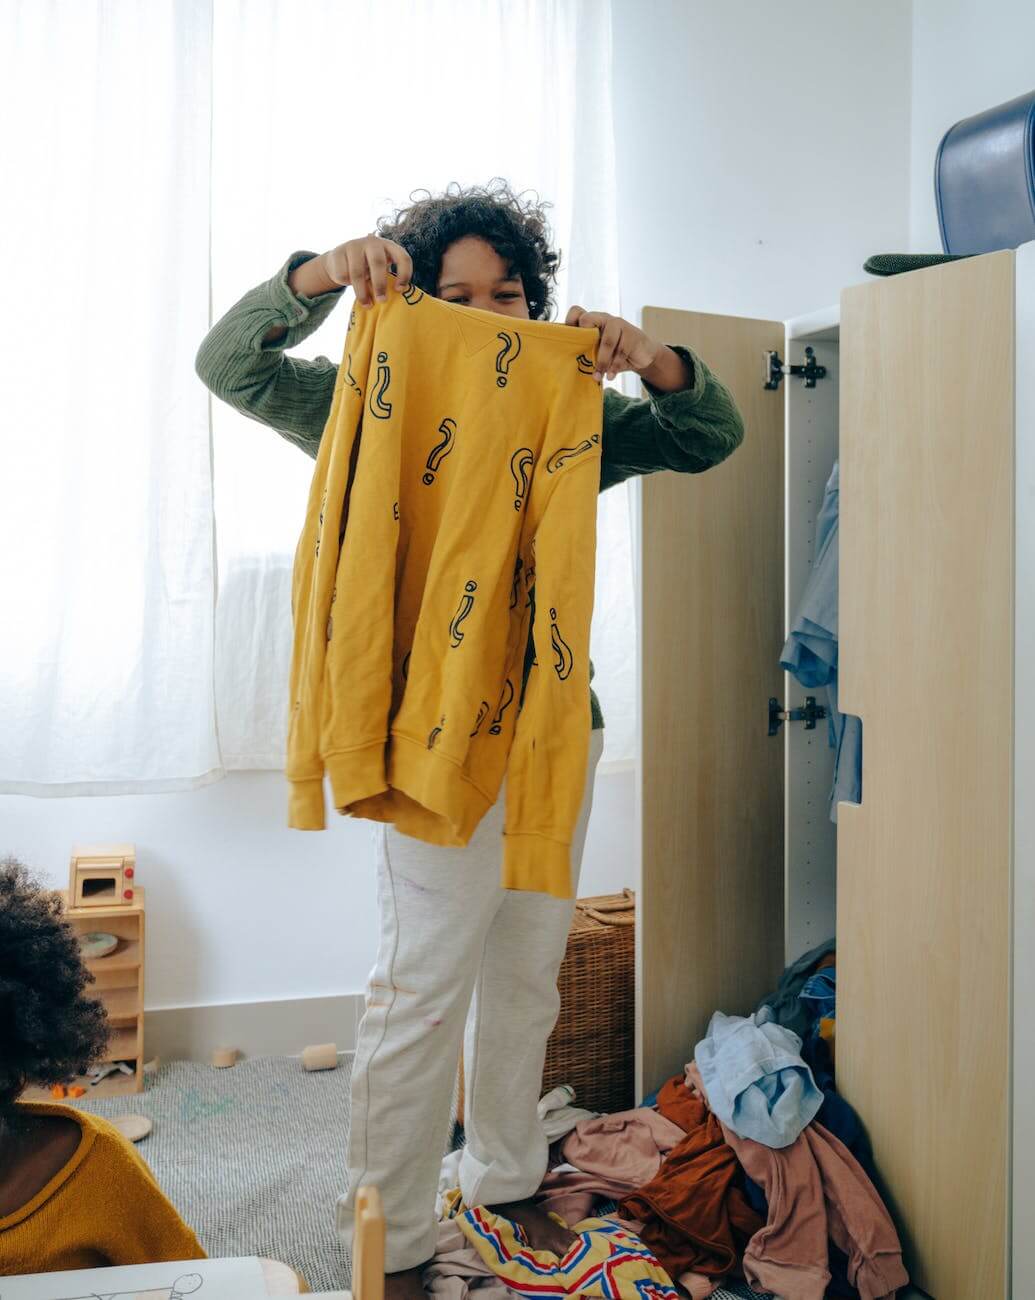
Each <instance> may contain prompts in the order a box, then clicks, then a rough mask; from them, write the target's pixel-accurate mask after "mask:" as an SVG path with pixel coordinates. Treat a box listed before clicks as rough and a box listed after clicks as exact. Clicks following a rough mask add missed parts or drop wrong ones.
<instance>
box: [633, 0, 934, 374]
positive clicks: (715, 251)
mask: <svg viewBox="0 0 1035 1300" xmlns="http://www.w3.org/2000/svg"><path fill="white" fill-rule="evenodd" d="M613 6H614V13H615V25H614V62H615V79H616V87H615V114H616V118H617V135H618V138H617V152H618V173H617V181H618V194H619V203H620V205H621V206H620V209H619V230H618V233H619V240H620V255H621V283H622V300H623V304H624V310H625V314H626V315H627V316H628V315H634V314H635V313H637V312H638V311H639V309H640V308H641V307H642V306H644V305H645V304H650V305H652V306H661V307H690V308H695V309H697V310H699V311H708V312H723V313H731V314H734V315H740V316H759V317H763V318H768V319H775V320H784V319H787V318H788V317H790V316H796V315H800V314H802V313H804V312H809V311H813V310H816V309H818V308H821V307H826V306H827V305H828V304H830V303H832V302H836V301H837V298H838V295H839V293H840V290H841V288H842V287H843V286H844V285H846V284H852V283H855V282H858V281H860V280H865V279H866V278H867V277H866V275H865V273H864V272H863V269H862V264H863V262H864V261H865V260H866V258H867V257H868V256H869V255H870V254H871V253H876V252H887V251H903V250H904V249H906V248H907V247H908V244H907V243H906V242H905V241H906V240H907V237H908V190H909V79H910V36H911V21H910V5H909V3H908V0H870V2H869V3H866V4H863V3H860V2H858V0H855V2H853V3H844V4H837V5H824V6H822V7H815V6H808V5H790V6H788V5H782V6H775V7H774V6H772V5H767V4H762V3H759V2H758V0H723V3H721V4H715V3H711V2H710V0H689V2H688V0H613ZM759 364H761V362H760V363H759Z"/></svg>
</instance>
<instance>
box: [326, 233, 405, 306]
mask: <svg viewBox="0 0 1035 1300" xmlns="http://www.w3.org/2000/svg"><path fill="white" fill-rule="evenodd" d="M319 260H320V262H321V264H322V268H323V270H324V271H325V273H326V274H327V277H328V279H330V280H331V281H333V283H334V284H336V285H347V284H350V285H351V286H352V288H353V289H354V290H355V292H356V301H357V302H358V303H360V304H361V305H362V306H364V307H371V306H373V303H374V299H375V297H376V299H377V301H378V302H384V300H385V295H386V293H387V290H388V267H389V265H390V264H392V263H393V262H394V263H395V268H396V285H395V287H396V288H397V289H398V290H399V292H400V293H403V292H405V291H406V289H408V288H409V285H410V278H411V276H412V275H413V262H412V261H411V260H410V255H409V253H407V251H406V249H405V248H403V246H402V245H401V244H397V243H396V242H395V241H394V240H392V239H382V238H381V236H380V235H362V236H360V238H359V239H350V240H348V241H347V242H346V243H344V244H339V245H338V247H337V248H332V249H330V250H329V251H328V252H326V253H323V254H321V256H320V259H319Z"/></svg>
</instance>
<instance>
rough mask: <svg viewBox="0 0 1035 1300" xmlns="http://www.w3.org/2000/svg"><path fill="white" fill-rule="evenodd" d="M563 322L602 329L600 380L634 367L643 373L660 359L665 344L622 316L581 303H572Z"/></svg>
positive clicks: (597, 377) (596, 376) (597, 371)
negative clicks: (580, 305)
mask: <svg viewBox="0 0 1035 1300" xmlns="http://www.w3.org/2000/svg"><path fill="white" fill-rule="evenodd" d="M564 323H565V325H582V326H592V327H593V328H594V329H598V330H599V331H600V342H599V344H598V345H597V368H596V372H595V373H594V375H593V378H594V379H595V380H596V381H597V383H598V384H599V383H602V382H603V380H604V376H605V375H606V376H607V378H608V379H614V377H615V375H620V374H621V373H622V372H623V371H625V370H634V371H635V372H636V373H637V374H638V375H642V374H643V373H644V372H645V371H647V370H649V369H650V368H651V366H652V365H653V364H654V362H655V361H656V360H657V357H658V353H659V352H660V351H661V349H662V346H663V345H662V344H661V343H658V342H657V341H656V340H655V339H652V338H651V337H650V335H648V334H644V332H643V330H641V329H637V327H636V326H635V325H633V324H631V323H630V322H629V321H627V320H623V319H622V318H621V316H611V315H609V314H608V313H607V312H606V311H586V310H585V309H584V308H582V307H572V308H571V309H570V310H569V311H568V314H567V316H566V317H565V318H564Z"/></svg>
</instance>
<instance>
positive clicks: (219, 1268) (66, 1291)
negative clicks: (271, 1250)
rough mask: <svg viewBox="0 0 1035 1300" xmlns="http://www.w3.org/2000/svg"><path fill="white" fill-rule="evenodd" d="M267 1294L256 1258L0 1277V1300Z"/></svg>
mask: <svg viewBox="0 0 1035 1300" xmlns="http://www.w3.org/2000/svg"><path fill="white" fill-rule="evenodd" d="M266 1294H267V1291H266V1282H265V1277H264V1275H263V1271H262V1264H261V1262H260V1261H259V1259H258V1258H256V1257H251V1258H245V1259H188V1260H182V1261H180V1262H175V1261H174V1262H173V1263H170V1264H129V1265H126V1266H125V1267H122V1268H84V1269H71V1270H69V1271H68V1272H66V1273H25V1274H23V1275H22V1276H21V1277H0V1300H188V1298H189V1300H262V1297H264V1296H265V1295H266Z"/></svg>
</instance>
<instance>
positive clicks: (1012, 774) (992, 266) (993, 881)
mask: <svg viewBox="0 0 1035 1300" xmlns="http://www.w3.org/2000/svg"><path fill="white" fill-rule="evenodd" d="M643 320H644V327H645V328H646V329H647V330H648V332H649V333H651V334H653V335H654V336H656V337H660V338H663V339H665V340H667V341H669V342H673V343H683V344H686V345H688V346H690V347H692V348H694V349H695V350H697V351H698V352H699V353H700V354H701V355H702V357H704V358H705V359H706V360H707V362H708V363H709V365H710V366H711V367H712V368H713V369H714V370H715V372H716V373H717V374H718V375H720V376H721V377H722V378H723V380H724V381H725V382H726V383H727V384H728V386H729V387H730V389H731V391H732V392H733V394H734V396H735V398H736V400H737V402H738V404H739V406H740V409H741V411H742V412H743V414H744V419H745V425H746V435H745V439H744V443H743V446H742V447H741V448H740V449H739V450H738V451H737V453H736V454H735V455H734V456H733V457H731V458H730V460H729V461H727V462H726V463H725V464H724V465H722V466H720V467H719V468H718V469H716V470H713V471H711V472H709V473H707V474H704V475H701V476H699V477H696V476H684V475H675V474H662V475H656V476H654V477H652V478H649V479H647V480H644V481H643V483H642V487H641V488H640V489H639V491H640V496H639V500H638V509H637V511H636V515H637V525H636V526H637V531H638V546H637V547H636V551H637V567H638V584H637V587H638V600H639V606H640V607H639V627H640V647H639V655H640V672H639V683H640V685H639V689H640V693H641V710H640V716H641V728H640V731H641V735H640V745H641V754H640V773H641V789H640V800H639V809H640V837H639V838H640V863H639V877H640V879H639V889H638V899H639V909H640V914H639V921H638V925H637V943H638V952H637V1007H638V1024H637V1079H638V1085H639V1088H640V1095H643V1093H644V1092H645V1091H647V1090H649V1089H650V1088H651V1087H653V1086H654V1085H655V1084H657V1083H658V1082H660V1081H661V1080H663V1079H665V1078H666V1077H668V1076H669V1075H671V1074H673V1073H676V1072H677V1071H679V1070H681V1068H682V1066H683V1063H684V1062H685V1061H686V1060H688V1059H689V1056H690V1054H691V1053H692V1051H693V1047H694V1044H695V1043H696V1042H697V1041H698V1040H699V1039H700V1038H701V1037H702V1036H703V1034H704V1031H705V1028H706V1026H707V1023H708V1019H709V1017H710V1015H711V1013H712V1012H713V1011H715V1010H723V1011H726V1012H729V1013H736V1014H741V1015H743V1014H747V1013H749V1012H750V1011H751V1010H752V1009H753V1008H754V1006H755V1004H756V1003H757V1002H758V1000H759V999H760V998H762V997H763V996H764V995H765V994H766V993H768V992H769V991H771V990H772V989H773V988H774V987H775V984H776V981H777V979H778V977H779V975H780V972H781V970H782V968H783V966H784V965H785V964H786V963H788V962H789V961H792V960H793V959H794V958H796V957H797V956H799V955H800V954H801V953H803V952H805V951H806V950H807V949H809V948H810V947H812V946H814V945H815V944H816V943H819V942H821V941H822V940H824V939H826V938H829V937H830V936H831V935H833V934H835V932H836V936H837V951H838V962H837V965H838V993H837V1081H838V1087H839V1090H840V1091H841V1093H842V1094H843V1095H844V1096H845V1097H846V1098H847V1100H848V1101H849V1102H851V1104H852V1105H853V1106H854V1107H855V1108H856V1110H857V1111H858V1112H859V1114H860V1116H861V1117H862V1119H863V1121H864V1123H865V1125H866V1128H867V1130H868V1132H869V1134H870V1137H871V1139H872V1142H873V1147H874V1154H875V1158H876V1162H877V1166H878V1168H879V1170H880V1173H881V1177H882V1180H883V1183H882V1188H881V1190H882V1192H883V1194H884V1196H885V1198H886V1201H887V1203H888V1205H889V1207H890V1209H891V1211H892V1213H893V1216H894V1217H895V1219H896V1222H897V1225H898V1228H899V1231H900V1234H901V1236H902V1241H903V1246H904V1250H905V1255H906V1264H907V1267H908V1268H909V1270H910V1273H911V1275H912V1278H913V1281H914V1282H915V1284H916V1285H917V1286H918V1287H920V1288H922V1289H923V1290H924V1291H926V1292H928V1293H929V1294H930V1295H932V1296H934V1297H936V1300H997V1298H998V1297H1000V1296H1003V1297H1007V1296H1014V1297H1017V1300H1030V1298H1031V1297H1035V944H1033V936H1035V244H1028V245H1025V246H1023V247H1022V248H1021V249H1019V250H1018V251H1017V252H1016V253H1014V252H1002V253H994V254H989V255H987V256H982V257H975V258H971V259H968V260H965V261H961V262H956V263H951V264H947V265H943V266H939V267H935V268H932V269H929V270H925V271H918V272H914V273H911V274H907V275H902V276H898V277H894V278H892V279H888V280H873V281H871V282H868V283H864V284H858V285H853V286H852V287H850V288H847V289H846V290H845V291H844V293H843V294H842V295H841V302H840V306H839V307H835V308H831V309H829V310H827V311H822V312H818V313H816V314H815V315H813V316H809V317H805V318H799V319H796V320H792V321H790V322H782V321H761V320H748V319H742V318H734V317H727V316H716V315H705V314H702V313H695V312H692V311H673V310H669V309H661V308H646V309H645V310H644V313H643ZM806 349H811V351H810V352H807V351H806ZM773 353H775V354H777V358H778V360H777V363H776V364H777V367H778V368H779V367H781V366H782V367H786V366H794V367H803V368H808V369H812V368H814V367H820V368H822V369H824V370H825V374H824V375H823V376H822V377H815V378H814V379H812V381H811V383H810V382H809V380H808V376H807V375H805V376H803V375H802V374H801V373H796V374H795V373H787V374H782V377H781V378H780V379H779V380H778V382H777V383H776V385H775V386H772V387H766V381H767V380H768V381H769V382H770V383H772V382H773V376H772V364H773V363H771V361H770V357H769V354H773ZM837 458H839V459H840V629H839V642H840V645H839V649H840V706H841V708H842V710H843V711H844V712H845V713H851V714H855V715H858V716H859V717H860V718H861V719H862V725H863V802H862V803H861V805H846V804H842V805H840V808H839V815H838V822H837V825H836V826H835V825H834V824H833V823H832V822H831V821H830V819H829V815H828V792H829V787H830V777H831V767H832V764H831V752H830V750H829V747H828V743H827V731H826V723H825V722H823V721H820V722H819V723H818V725H816V726H815V728H813V729H810V728H808V726H807V723H806V721H793V720H788V721H784V722H783V724H782V726H780V728H779V731H778V734H776V735H775V736H773V735H770V734H769V732H770V725H769V724H770V700H771V699H776V700H777V701H778V702H779V705H778V707H779V709H780V710H786V711H793V710H800V709H802V706H803V705H804V702H805V696H806V694H807V693H806V692H805V691H804V690H803V688H802V687H800V686H799V685H798V684H797V682H796V681H795V680H794V679H793V678H790V677H785V675H784V674H783V672H782V671H781V669H780V667H779V658H780V650H781V647H782V645H783V642H784V639H785V636H786V634H787V632H788V629H789V626H790V624H791V622H792V620H793V618H794V616H795V614H796V611H797V606H798V603H799V601H800V598H801V595H802V591H803V589H804V586H805V582H806V580H807V578H808V574H809V569H810V565H811V563H812V558H813V545H814V535H815V522H816V515H817V512H818V510H819V507H820V504H821V502H822V499H823V492H824V486H825V484H826V482H827V478H828V476H829V473H830V470H831V467H832V465H833V462H834V460H835V459H837ZM824 696H825V692H817V703H819V704H825V703H826V700H825V698H824Z"/></svg>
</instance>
